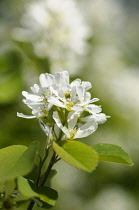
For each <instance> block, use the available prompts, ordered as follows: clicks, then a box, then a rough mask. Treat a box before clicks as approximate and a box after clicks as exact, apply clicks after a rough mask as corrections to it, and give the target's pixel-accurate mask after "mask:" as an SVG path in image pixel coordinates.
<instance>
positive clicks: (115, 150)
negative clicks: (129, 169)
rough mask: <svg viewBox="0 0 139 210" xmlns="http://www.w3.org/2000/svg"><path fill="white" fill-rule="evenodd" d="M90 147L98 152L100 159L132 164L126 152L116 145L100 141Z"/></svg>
mask: <svg viewBox="0 0 139 210" xmlns="http://www.w3.org/2000/svg"><path fill="white" fill-rule="evenodd" d="M92 148H93V149H95V150H96V151H97V153H98V154H99V160H100V161H108V162H115V163H122V164H125V165H129V166H132V165H133V162H132V160H131V158H130V156H129V155H128V153H127V152H125V151H124V150H123V149H122V148H121V147H119V146H117V145H114V144H107V143H100V144H95V145H93V146H92Z"/></svg>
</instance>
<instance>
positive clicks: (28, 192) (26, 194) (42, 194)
mask: <svg viewBox="0 0 139 210" xmlns="http://www.w3.org/2000/svg"><path fill="white" fill-rule="evenodd" d="M17 183H18V190H19V191H20V193H21V195H22V198H23V200H26V199H30V198H33V197H36V198H39V199H40V200H42V201H44V202H46V203H47V204H49V205H51V206H54V205H55V202H56V200H57V198H58V195H57V192H56V191H55V190H53V189H51V188H49V187H39V188H38V189H37V192H35V191H34V190H33V189H32V188H31V186H30V184H29V182H28V180H27V179H25V178H23V177H19V178H18V180H17Z"/></svg>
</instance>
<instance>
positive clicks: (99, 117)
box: [82, 113, 109, 124]
mask: <svg viewBox="0 0 139 210" xmlns="http://www.w3.org/2000/svg"><path fill="white" fill-rule="evenodd" d="M107 118H109V116H106V115H105V114H104V113H100V114H93V115H89V116H87V117H84V118H82V121H84V122H88V121H92V120H95V121H96V122H97V123H98V124H102V123H104V122H106V120H107Z"/></svg>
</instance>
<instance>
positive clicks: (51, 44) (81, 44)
mask: <svg viewBox="0 0 139 210" xmlns="http://www.w3.org/2000/svg"><path fill="white" fill-rule="evenodd" d="M20 22H21V26H20V27H18V28H15V29H14V30H13V33H12V35H13V38H14V39H16V40H19V41H22V42H30V43H32V46H33V49H34V53H35V54H36V56H38V57H41V58H46V57H47V58H48V59H49V62H50V68H51V71H52V73H53V72H55V71H60V70H61V68H65V67H68V68H69V69H73V67H74V68H75V69H80V68H81V66H82V63H83V60H84V59H83V58H84V55H86V53H87V51H88V45H87V42H86V41H87V40H88V38H89V37H90V29H89V27H88V25H87V24H86V21H85V19H84V17H83V14H82V12H81V10H80V9H79V6H78V4H77V2H75V1H74V0H66V1H65V0H56V1H55V0H39V1H35V0H33V1H31V2H30V1H27V3H26V4H25V12H24V14H23V16H22V17H21V20H20ZM80 58H81V60H80V62H78V59H80ZM71 72H72V73H73V74H74V73H75V71H71Z"/></svg>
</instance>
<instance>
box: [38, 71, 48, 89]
mask: <svg viewBox="0 0 139 210" xmlns="http://www.w3.org/2000/svg"><path fill="white" fill-rule="evenodd" d="M39 80H40V84H41V86H42V87H48V81H47V79H46V77H45V74H41V75H40V77H39Z"/></svg>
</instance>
